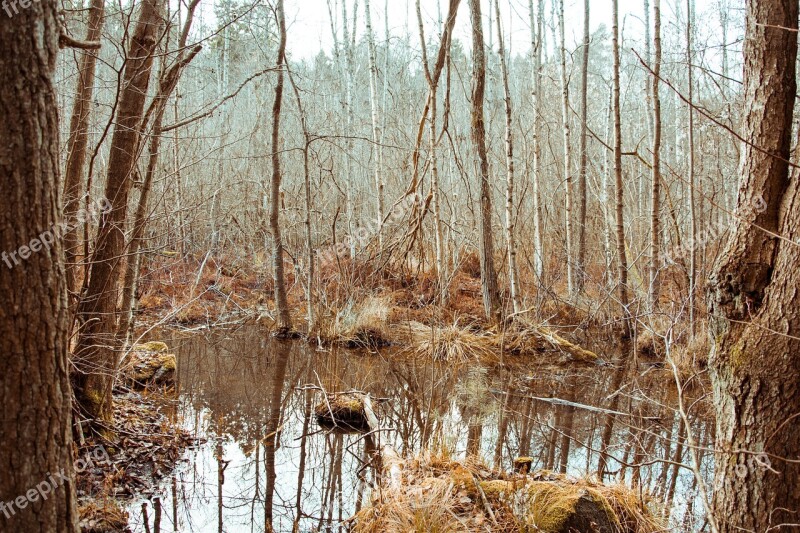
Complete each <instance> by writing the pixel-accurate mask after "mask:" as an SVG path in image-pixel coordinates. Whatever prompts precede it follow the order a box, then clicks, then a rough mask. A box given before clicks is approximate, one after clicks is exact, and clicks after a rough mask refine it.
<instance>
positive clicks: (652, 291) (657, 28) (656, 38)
mask: <svg viewBox="0 0 800 533" xmlns="http://www.w3.org/2000/svg"><path fill="white" fill-rule="evenodd" d="M653 53H654V56H653V76H652V78H651V80H652V83H651V86H652V88H651V89H650V94H651V96H652V99H653V165H652V169H651V179H652V191H651V201H650V209H651V210H650V239H651V240H650V286H649V292H648V294H649V301H650V309H656V308H657V307H658V295H659V271H660V270H661V224H660V219H661V94H660V92H659V88H660V79H659V78H660V77H661V0H653Z"/></svg>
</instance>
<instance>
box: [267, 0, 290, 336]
mask: <svg viewBox="0 0 800 533" xmlns="http://www.w3.org/2000/svg"><path fill="white" fill-rule="evenodd" d="M275 16H276V17H277V19H278V21H277V22H278V31H279V37H280V41H279V44H278V62H277V68H278V81H277V82H276V85H275V101H274V103H273V105H272V144H271V149H272V180H271V181H270V202H269V204H270V205H269V229H270V232H271V233H272V275H273V281H274V283H275V307H276V308H277V309H276V311H277V313H278V325H277V333H278V334H279V335H286V334H288V333H289V332H290V331H291V330H292V317H291V315H290V314H289V302H288V300H287V298H286V279H285V275H284V272H283V239H282V237H281V225H280V220H279V215H280V211H281V180H282V178H283V176H282V174H281V156H280V132H281V108H282V106H283V79H284V69H285V68H286V16H285V15H284V11H283V0H278V4H277V10H276V14H275Z"/></svg>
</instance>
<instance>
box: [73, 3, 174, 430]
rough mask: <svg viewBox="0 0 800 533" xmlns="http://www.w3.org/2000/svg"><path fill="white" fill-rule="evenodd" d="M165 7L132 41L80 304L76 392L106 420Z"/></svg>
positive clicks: (157, 6) (149, 7)
mask: <svg viewBox="0 0 800 533" xmlns="http://www.w3.org/2000/svg"><path fill="white" fill-rule="evenodd" d="M161 10H162V0H144V2H143V3H142V6H141V12H140V14H139V20H138V21H137V23H136V29H135V30H134V34H133V38H132V40H131V42H130V46H129V50H128V59H127V62H126V63H125V71H124V74H123V80H122V92H121V94H120V99H119V105H118V111H117V120H116V124H115V126H114V134H113V136H112V138H111V149H110V155H109V161H108V178H107V182H106V189H105V197H106V198H107V199H108V201H109V202H111V205H112V208H111V210H110V211H109V212H108V213H107V214H106V215H105V216H104V217H103V218H102V220H101V222H100V229H99V230H98V234H97V243H96V246H95V250H94V254H93V256H92V264H91V270H90V273H89V285H88V289H87V292H86V296H85V297H84V298H83V300H82V301H81V303H80V306H79V308H78V318H79V320H80V331H79V334H78V342H77V345H76V348H75V376H74V381H73V383H74V385H75V394H76V396H77V398H78V402H79V403H80V405H81V407H82V408H83V410H84V412H85V414H86V415H88V416H89V417H91V418H96V419H100V420H104V421H106V422H109V421H111V407H112V401H111V389H112V386H113V383H114V377H115V374H116V370H117V358H118V354H117V352H116V346H117V339H116V331H117V300H118V298H119V283H120V279H119V278H120V274H121V270H122V264H123V262H122V259H123V256H124V254H123V252H124V248H125V226H126V223H127V212H128V198H129V195H130V191H131V187H132V185H133V180H134V173H135V166H136V158H137V157H136V156H137V147H138V146H139V139H140V137H141V126H142V125H141V123H142V118H143V116H144V103H145V97H146V96H147V89H148V86H149V84H150V71H151V69H152V66H153V55H154V51H155V46H156V41H157V38H158V35H159V33H160V31H161V26H162V22H163V20H162V14H161Z"/></svg>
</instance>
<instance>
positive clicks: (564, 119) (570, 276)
mask: <svg viewBox="0 0 800 533" xmlns="http://www.w3.org/2000/svg"><path fill="white" fill-rule="evenodd" d="M558 31H559V36H560V38H561V46H560V47H559V52H560V54H559V59H560V61H561V70H560V73H561V131H562V135H563V137H562V141H563V143H564V233H565V236H566V256H567V293H569V295H570V296H573V295H574V294H575V270H574V267H575V262H574V261H573V257H572V248H573V244H572V243H573V238H572V233H573V230H572V216H573V215H572V204H573V198H572V195H573V192H572V172H571V169H570V159H571V155H572V151H571V146H570V140H569V138H570V129H569V112H570V107H569V82H568V81H567V50H566V46H567V43H566V41H565V35H564V0H559V2H558Z"/></svg>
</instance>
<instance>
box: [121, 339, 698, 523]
mask: <svg viewBox="0 0 800 533" xmlns="http://www.w3.org/2000/svg"><path fill="white" fill-rule="evenodd" d="M170 346H171V347H173V348H174V350H175V352H176V355H177V358H178V379H177V388H178V391H179V395H178V402H177V407H176V408H175V409H174V412H173V413H172V414H173V416H176V417H178V420H179V423H181V424H182V425H183V426H184V427H185V428H186V429H187V430H188V431H189V432H190V433H192V434H193V435H194V436H195V437H197V438H198V439H199V444H198V445H197V446H196V447H194V448H192V449H190V450H187V451H186V453H185V454H184V457H183V458H182V460H181V462H180V464H179V465H178V466H177V469H176V471H175V473H174V475H173V476H172V477H171V478H170V479H168V480H167V481H166V482H164V483H162V484H161V485H160V491H159V496H157V497H156V498H154V499H152V500H150V501H149V504H148V505H149V507H150V513H149V516H150V521H151V522H152V518H153V514H154V513H153V508H152V506H153V505H156V506H160V508H161V509H160V514H161V524H160V530H161V531H162V532H166V531H192V532H202V533H204V532H223V531H225V532H263V531H344V530H347V527H348V519H349V518H350V517H352V516H353V515H354V514H355V513H356V512H357V511H358V510H359V509H360V508H362V507H363V506H366V505H368V504H369V499H370V486H371V484H372V480H373V479H374V473H373V472H372V471H371V469H370V466H371V465H370V456H369V455H368V454H366V453H365V442H366V440H367V439H365V438H364V436H363V435H359V434H335V433H329V432H326V431H324V430H322V429H321V428H320V427H319V426H318V425H317V423H316V420H315V416H314V407H315V406H316V405H317V404H319V403H320V402H322V401H324V396H323V395H322V393H321V392H320V391H321V390H325V391H327V392H344V391H351V390H359V391H364V392H366V393H369V394H370V395H371V397H372V398H373V403H374V405H375V410H376V412H377V414H378V416H379V418H380V431H378V432H377V433H375V434H374V437H376V439H377V440H378V444H379V446H385V445H390V446H392V447H393V448H394V449H395V450H397V451H398V452H399V453H400V454H401V455H404V456H413V455H414V454H417V453H422V452H425V451H428V452H444V453H448V454H450V455H452V456H453V457H464V456H465V455H466V454H467V453H470V454H478V455H479V456H480V457H481V458H482V459H483V461H484V462H485V463H487V464H488V465H490V466H494V467H496V468H500V469H505V470H510V469H511V468H512V461H513V460H514V459H515V458H516V457H519V456H526V457H531V458H532V460H533V465H532V470H534V469H547V470H553V471H556V472H564V473H566V474H568V475H571V476H575V477H581V476H587V475H592V474H596V472H597V471H598V469H599V468H601V467H602V468H603V469H604V471H605V472H606V474H605V478H604V479H605V481H607V482H608V481H620V482H623V483H625V484H627V485H631V484H636V485H638V486H641V487H642V490H643V491H648V492H649V493H650V494H652V495H653V496H654V501H658V502H666V505H662V506H665V507H667V508H669V509H670V510H669V511H666V512H668V513H669V514H670V523H671V524H673V525H674V526H675V530H684V531H685V530H694V529H699V527H700V525H701V522H702V519H703V517H702V512H701V511H702V509H701V507H702V506H701V505H700V504H699V502H698V501H697V497H698V495H697V490H696V483H695V479H694V475H693V474H692V473H691V471H690V470H689V469H688V468H681V467H680V465H679V463H684V464H686V465H689V464H690V456H689V454H688V453H687V450H686V447H685V446H683V445H682V443H683V441H684V439H685V436H686V431H685V428H684V427H683V424H682V423H681V421H680V417H679V416H678V414H677V413H675V411H673V410H671V409H669V408H668V407H667V405H672V404H673V403H674V398H673V395H674V391H673V387H670V386H669V382H668V381H666V380H664V374H663V372H662V374H661V375H660V376H659V377H658V378H655V377H654V378H653V379H660V380H662V381H664V385H663V386H661V387H652V383H651V384H650V385H649V386H647V387H645V386H642V387H641V388H640V387H639V386H638V383H637V382H636V381H633V382H630V381H628V380H623V379H622V378H623V376H622V373H621V372H620V371H619V370H615V369H613V368H601V367H591V368H577V369H576V368H563V367H541V366H538V367H524V368H525V369H524V370H519V369H516V370H502V369H487V368H482V367H480V366H478V365H469V364H468V365H463V366H460V367H454V366H452V365H444V364H434V363H431V362H427V361H424V362H423V361H419V360H409V359H408V358H405V357H398V356H396V355H395V356H393V354H392V353H391V352H384V353H382V354H369V353H364V352H355V351H349V350H343V349H332V350H325V351H322V350H317V349H315V346H313V345H311V344H308V343H304V342H283V341H277V340H272V339H269V338H268V337H266V335H265V334H264V332H263V331H262V330H261V329H259V328H255V327H245V328H241V329H238V330H234V331H219V332H213V333H205V334H197V333H195V334H192V335H191V336H178V337H176V338H173V339H171V340H170ZM654 372H657V371H654ZM646 378H647V373H645V378H639V379H646ZM616 385H619V386H616ZM617 390H619V392H617V393H616V394H613V393H614V391H617ZM647 390H655V391H660V392H656V393H653V394H655V396H653V394H650V395H647V396H646V395H645V393H644V392H643V391H647ZM691 427H692V431H693V432H694V437H695V440H696V442H700V443H707V441H708V439H709V435H711V434H712V429H713V424H712V423H710V421H709V420H707V419H696V420H694V419H693V420H692V423H691ZM603 450H605V452H606V453H605V454H603V453H602V451H603ZM698 452H699V457H700V460H701V465H702V468H701V470H702V474H703V476H704V477H705V478H706V479H710V477H711V468H712V466H711V460H710V455H711V454H710V453H708V452H707V451H705V452H704V446H703V445H702V444H701V445H700V446H699V450H698ZM142 503H143V502H142V501H138V502H135V503H134V504H132V505H131V506H130V508H129V512H130V515H131V520H130V525H131V528H132V529H133V530H134V531H135V532H137V533H138V532H144V531H146V529H145V524H144V517H143V514H142ZM270 525H271V529H270ZM151 528H152V526H151ZM686 528H688V529H686ZM150 531H152V529H150Z"/></svg>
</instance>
